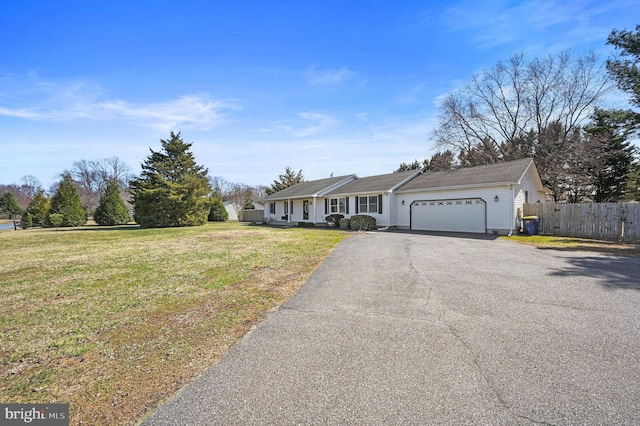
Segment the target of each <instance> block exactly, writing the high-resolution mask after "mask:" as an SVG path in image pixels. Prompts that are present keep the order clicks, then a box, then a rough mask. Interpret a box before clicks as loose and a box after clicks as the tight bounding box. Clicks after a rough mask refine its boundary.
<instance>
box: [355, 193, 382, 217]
mask: <svg viewBox="0 0 640 426" xmlns="http://www.w3.org/2000/svg"><path fill="white" fill-rule="evenodd" d="M358 213H378V196H377V195H370V196H368V197H358Z"/></svg>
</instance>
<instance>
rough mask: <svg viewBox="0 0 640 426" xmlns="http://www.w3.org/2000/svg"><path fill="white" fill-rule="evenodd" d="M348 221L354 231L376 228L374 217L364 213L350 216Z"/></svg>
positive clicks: (373, 229)
mask: <svg viewBox="0 0 640 426" xmlns="http://www.w3.org/2000/svg"><path fill="white" fill-rule="evenodd" d="M350 222H351V223H350V224H349V227H350V228H351V229H353V230H354V231H375V230H376V218H375V217H372V216H369V215H366V214H360V215H355V216H351V221H350Z"/></svg>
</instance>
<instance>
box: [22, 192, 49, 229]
mask: <svg viewBox="0 0 640 426" xmlns="http://www.w3.org/2000/svg"><path fill="white" fill-rule="evenodd" d="M50 207H51V200H49V199H48V198H47V197H46V196H45V195H44V190H42V189H40V190H39V191H38V192H37V193H36V195H35V196H34V197H33V200H31V202H30V203H29V206H28V207H27V213H28V214H30V215H31V218H32V220H33V224H34V225H41V226H44V225H46V223H47V216H49V209H50Z"/></svg>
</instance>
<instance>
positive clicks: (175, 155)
mask: <svg viewBox="0 0 640 426" xmlns="http://www.w3.org/2000/svg"><path fill="white" fill-rule="evenodd" d="M170 136H171V137H170V139H169V140H163V139H161V140H160V142H161V143H162V151H159V152H156V151H153V150H151V155H149V156H148V157H147V159H146V160H145V162H144V163H143V164H142V174H141V176H140V177H138V178H136V179H134V180H132V181H131V194H132V196H133V199H132V204H133V207H134V218H135V221H136V222H137V223H138V224H140V226H142V227H145V228H151V227H169V226H194V225H203V224H205V223H206V222H207V216H208V215H209V211H210V209H211V197H210V196H209V194H210V193H211V186H210V184H209V180H208V179H207V173H208V170H207V169H206V168H204V167H202V166H199V165H197V164H196V161H195V158H194V156H193V154H192V153H191V152H190V151H189V149H190V148H191V145H192V144H190V143H185V142H183V141H182V138H181V137H180V133H178V134H175V133H173V132H171V135H170Z"/></svg>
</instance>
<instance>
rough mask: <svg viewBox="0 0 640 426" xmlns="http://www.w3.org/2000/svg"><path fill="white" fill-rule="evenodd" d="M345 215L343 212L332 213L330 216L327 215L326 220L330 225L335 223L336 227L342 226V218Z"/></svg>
mask: <svg viewBox="0 0 640 426" xmlns="http://www.w3.org/2000/svg"><path fill="white" fill-rule="evenodd" d="M343 218H344V215H343V214H338V213H335V214H330V215H329V216H327V217H325V218H324V220H325V221H326V222H327V223H328V224H329V225H333V226H335V227H336V228H337V227H339V226H340V219H343Z"/></svg>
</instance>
